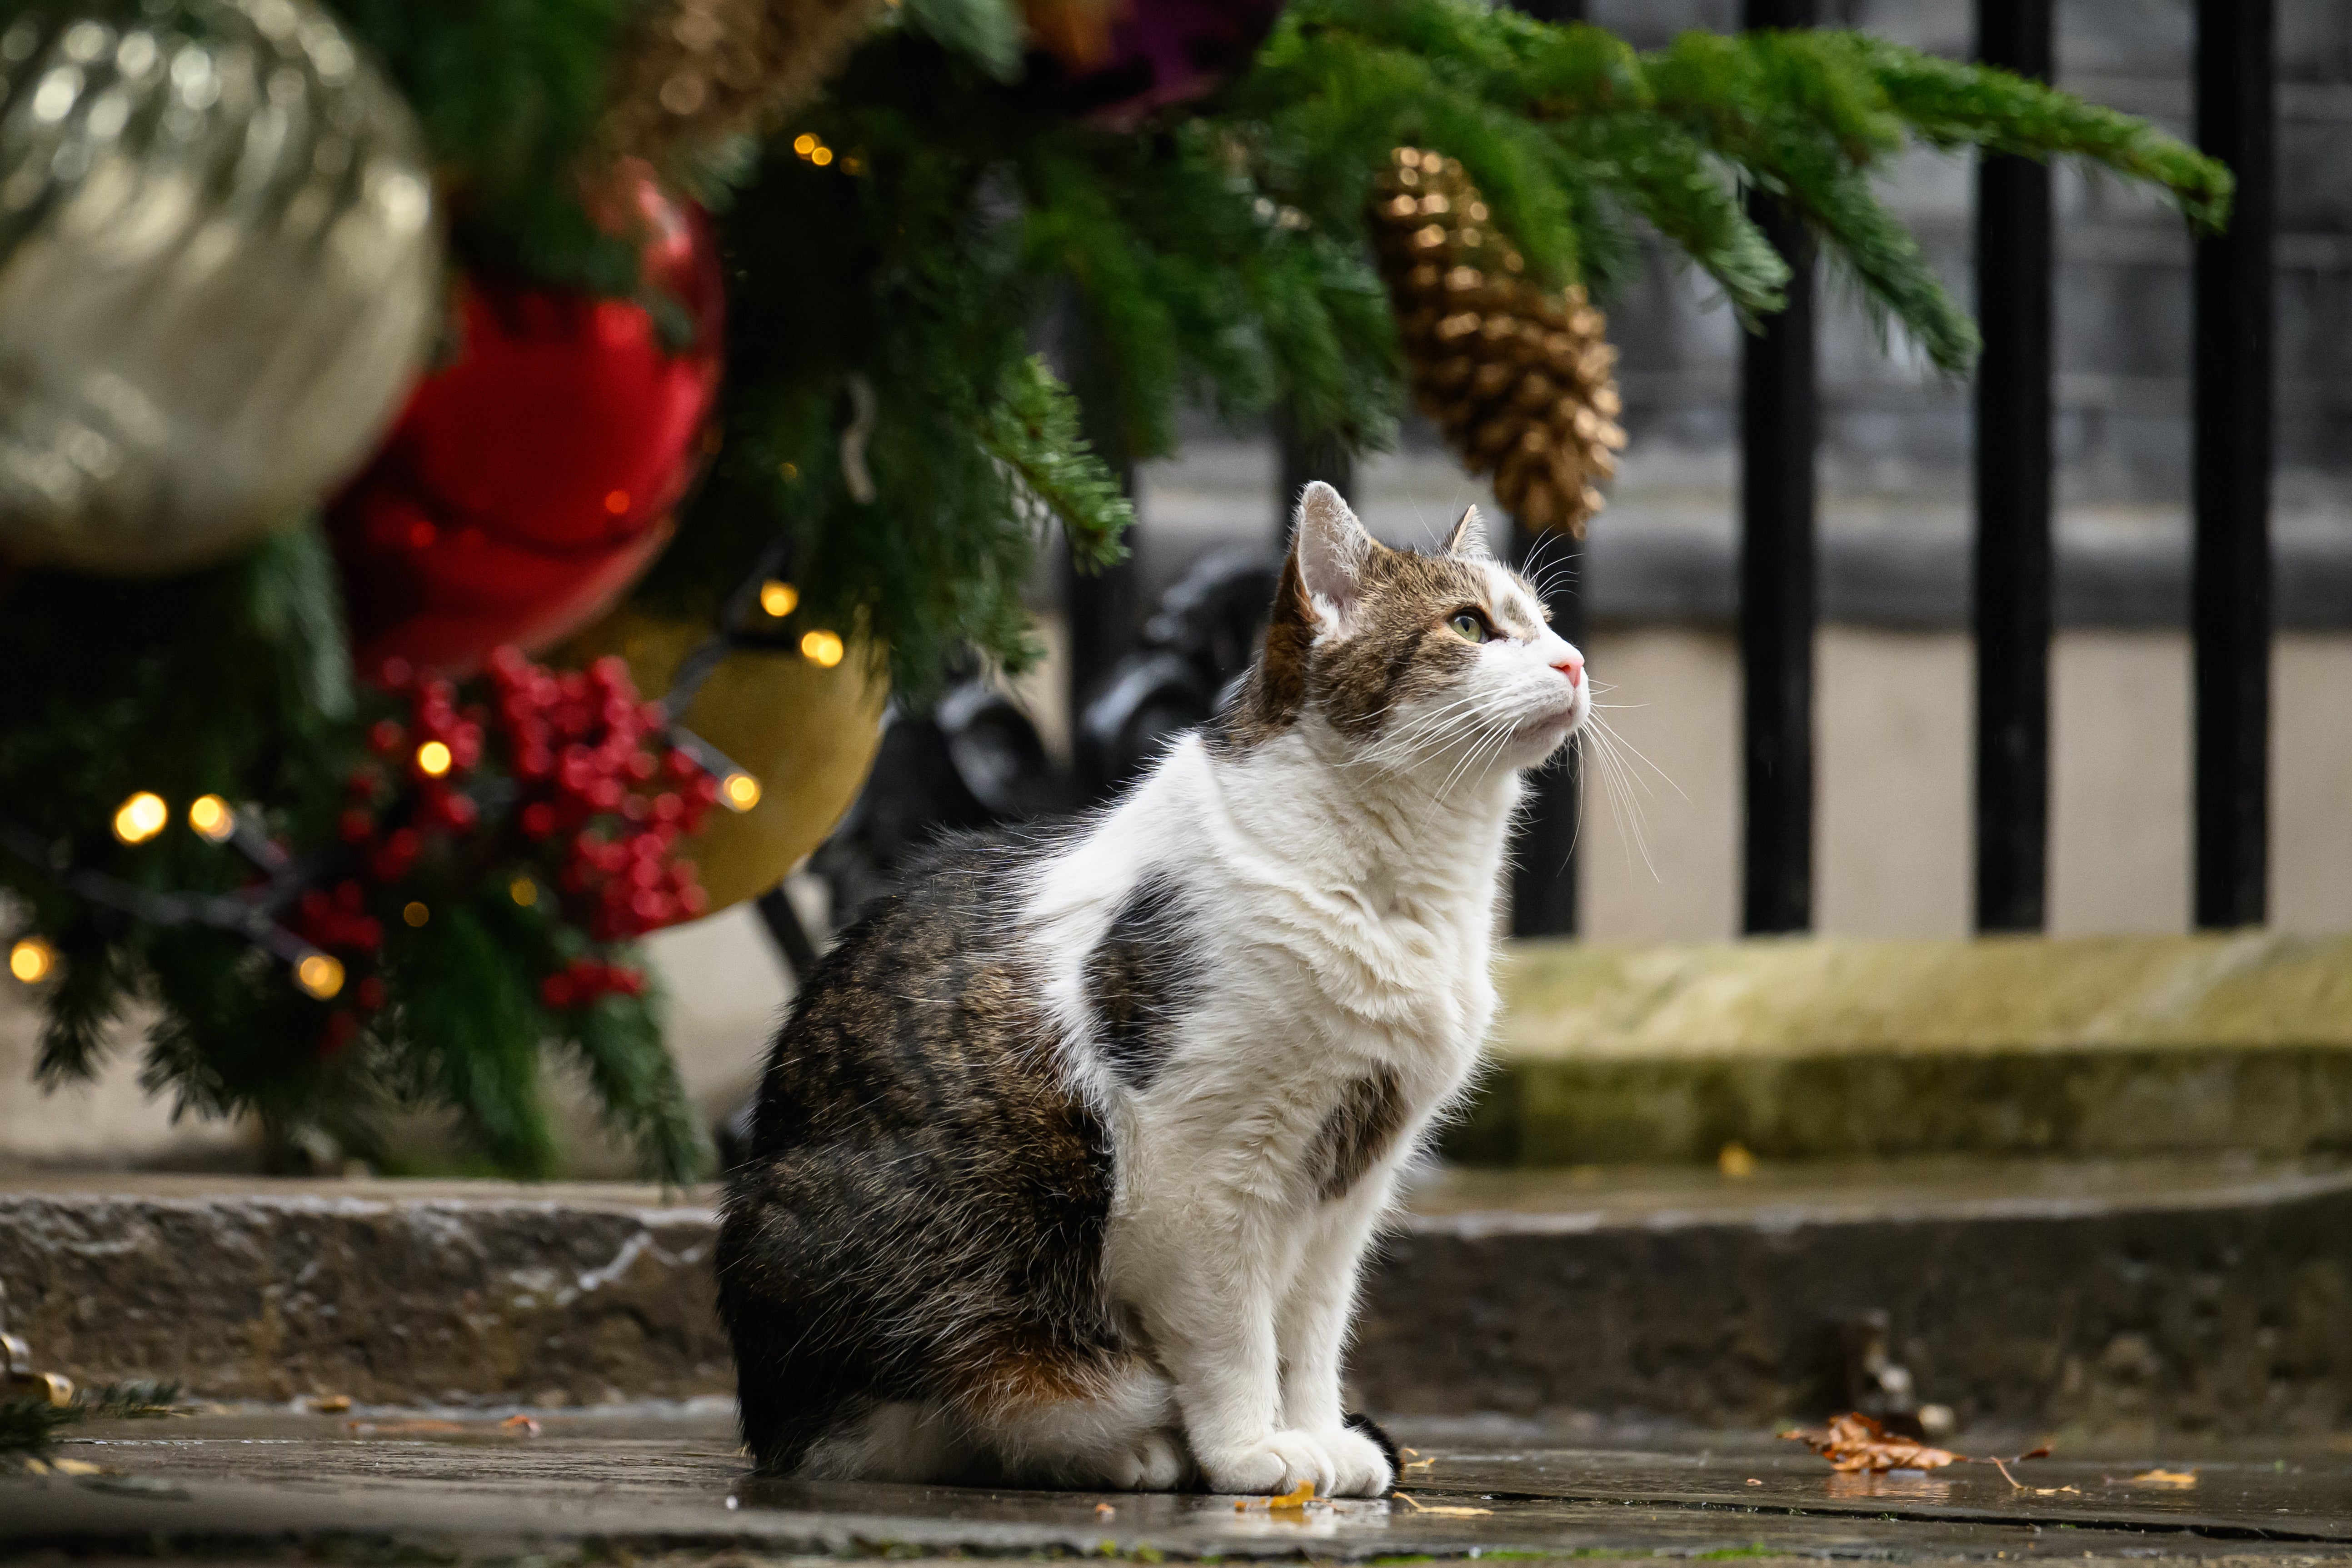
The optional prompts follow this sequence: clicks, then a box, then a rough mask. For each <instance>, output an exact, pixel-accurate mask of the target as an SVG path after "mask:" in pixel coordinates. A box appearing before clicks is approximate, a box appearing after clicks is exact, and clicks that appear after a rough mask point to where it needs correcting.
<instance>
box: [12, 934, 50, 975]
mask: <svg viewBox="0 0 2352 1568" xmlns="http://www.w3.org/2000/svg"><path fill="white" fill-rule="evenodd" d="M57 966H58V950H57V949H56V948H54V947H51V946H50V945H49V944H48V943H47V942H43V941H42V940H41V939H40V938H39V937H37V936H28V937H24V938H22V939H20V940H19V941H18V942H17V943H16V946H14V947H12V948H10V949H9V950H8V973H11V974H13V975H15V976H16V978H17V979H19V980H21V981H23V982H24V983H25V984H27V985H37V984H40V983H41V982H42V981H44V980H47V978H48V977H49V972H50V971H52V970H54V969H55V968H57Z"/></svg>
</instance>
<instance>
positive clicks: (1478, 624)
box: [1445, 610, 1486, 642]
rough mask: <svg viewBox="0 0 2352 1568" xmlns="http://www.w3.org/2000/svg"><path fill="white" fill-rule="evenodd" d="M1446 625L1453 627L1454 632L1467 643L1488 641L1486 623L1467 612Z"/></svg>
mask: <svg viewBox="0 0 2352 1568" xmlns="http://www.w3.org/2000/svg"><path fill="white" fill-rule="evenodd" d="M1445 624H1446V625H1447V626H1452V627H1453V628H1454V634H1455V635H1456V636H1458V637H1461V638H1462V640H1463V641H1465V642H1485V641H1486V622H1484V621H1482V620H1480V619H1479V618H1478V617H1477V616H1474V615H1472V614H1471V613H1470V612H1469V611H1467V610H1465V611H1463V612H1462V613H1461V614H1460V615H1458V616H1454V618H1453V619H1452V620H1450V621H1448V622H1446V623H1445Z"/></svg>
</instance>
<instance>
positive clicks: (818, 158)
mask: <svg viewBox="0 0 2352 1568" xmlns="http://www.w3.org/2000/svg"><path fill="white" fill-rule="evenodd" d="M809 162H810V163H814V164H815V165H816V166H817V167H818V168H820V169H822V168H824V166H825V165H826V164H827V163H832V162H833V149H832V148H830V147H824V146H820V147H819V148H817V150H816V151H815V152H814V153H810V154H809Z"/></svg>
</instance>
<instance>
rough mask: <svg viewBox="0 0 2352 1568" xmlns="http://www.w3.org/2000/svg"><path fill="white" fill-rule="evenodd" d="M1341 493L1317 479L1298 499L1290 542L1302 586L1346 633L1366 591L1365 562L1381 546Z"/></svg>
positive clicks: (1322, 614) (1320, 613) (1314, 602)
mask: <svg viewBox="0 0 2352 1568" xmlns="http://www.w3.org/2000/svg"><path fill="white" fill-rule="evenodd" d="M1379 548H1380V546H1379V544H1378V543H1376V542H1374V541H1373V539H1372V536H1371V535H1370V534H1369V533H1367V532H1365V531H1364V525H1363V524H1362V523H1360V522H1359V521H1356V514H1355V513H1354V512H1352V511H1349V510H1348V503H1347V502H1346V501H1344V500H1340V499H1339V491H1338V490H1335V489H1332V488H1331V487H1330V486H1329V485H1327V484H1325V483H1324V482H1323V481H1322V480H1320V479H1317V480H1316V481H1315V482H1314V483H1312V484H1310V485H1308V486H1307V490H1306V493H1305V494H1304V495H1302V496H1300V497H1299V498H1298V526H1297V529H1296V530H1295V531H1293V533H1292V537H1291V542H1290V549H1291V554H1292V556H1293V557H1294V558H1295V559H1296V560H1297V563H1298V581H1299V585H1300V586H1301V587H1303V588H1305V589H1306V590H1307V598H1308V600H1309V602H1310V603H1312V604H1313V605H1315V608H1316V611H1317V613H1318V615H1319V616H1322V617H1323V618H1325V619H1326V620H1328V621H1329V622H1330V623H1331V624H1332V625H1333V626H1334V627H1335V628H1336V629H1339V630H1342V631H1344V630H1345V629H1346V628H1347V626H1348V622H1349V617H1350V616H1352V615H1353V614H1354V611H1355V608H1356V602H1357V600H1359V599H1360V598H1361V597H1362V595H1363V577H1364V565H1365V563H1367V562H1369V561H1370V559H1371V556H1372V552H1373V551H1375V550H1377V549H1379Z"/></svg>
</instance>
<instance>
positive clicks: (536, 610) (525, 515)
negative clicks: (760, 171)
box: [329, 163, 723, 675]
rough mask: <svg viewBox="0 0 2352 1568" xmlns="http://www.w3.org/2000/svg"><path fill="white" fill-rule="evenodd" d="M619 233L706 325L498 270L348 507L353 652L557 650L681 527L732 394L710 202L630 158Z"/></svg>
mask: <svg viewBox="0 0 2352 1568" xmlns="http://www.w3.org/2000/svg"><path fill="white" fill-rule="evenodd" d="M617 181H618V184H616V187H615V195H614V201H613V203H612V204H611V208H612V211H613V212H614V216H615V219H616V221H614V223H613V226H614V228H615V229H616V230H617V229H620V228H622V227H624V226H636V227H639V228H641V229H642V231H643V232H644V233H645V235H646V242H645V250H644V276H645V282H646V286H647V287H648V288H650V289H655V290H657V291H659V292H660V293H663V294H667V296H669V297H670V298H672V299H674V300H677V302H678V303H679V304H680V305H681V306H683V307H684V309H685V311H686V315H687V318H688V321H690V322H691V323H692V326H693V341H692V342H691V343H690V344H688V346H686V347H685V348H684V349H683V350H682V351H677V352H674V350H673V346H672V345H669V344H666V343H665V342H663V340H662V333H661V330H660V328H659V327H658V326H657V325H656V322H655V320H654V318H653V316H652V315H651V314H649V313H648V312H647V311H646V310H644V309H643V308H642V307H640V306H637V305H634V304H631V303H628V302H626V301H625V300H597V299H592V298H589V297H587V296H584V295H579V294H572V293H566V292H562V291H559V290H555V289H535V288H520V287H516V286H514V285H511V284H508V283H502V282H494V281H489V280H486V279H467V281H466V282H465V283H463V284H462V285H461V289H462V292H461V296H460V306H461V310H462V317H463V329H464V331H463V338H462V341H461V342H459V343H458V345H457V354H456V358H455V360H454V362H453V363H450V364H448V365H447V366H446V367H445V368H443V369H442V370H440V371H437V372H436V373H435V374H432V375H430V376H428V377H427V378H425V381H424V382H423V383H422V384H420V385H419V386H418V387H417V389H416V392H415V395H414V396H413V397H411V399H410V400H409V404H408V407H407V409H406V410H405V411H404V413H403V414H402V415H401V416H400V422H399V423H398V424H397V425H396V426H394V429H393V433H392V437H391V439H390V440H389V441H387V442H386V443H385V445H384V447H383V450H382V451H381V452H379V453H378V454H377V455H376V458H375V460H374V461H373V463H371V464H370V465H369V467H368V468H367V471H366V472H365V473H363V474H362V475H361V476H360V477H359V479H357V480H355V481H353V483H352V486H351V488H350V489H348V490H346V491H345V492H344V493H343V495H342V497H341V500H338V501H337V502H336V503H335V506H334V508H333V510H332V512H331V515H330V519H329V526H330V528H331V531H332V533H333V535H334V541H335V552H336V555H337V557H338V559H339V560H340V561H341V564H342V573H343V587H344V595H345V599H346V601H347V603H348V605H349V607H350V613H351V620H352V652H353V654H354V656H355V658H356V659H357V661H358V664H359V667H360V668H362V669H374V668H377V667H379V666H380V665H381V664H382V663H383V660H385V659H386V658H403V659H406V660H407V661H409V662H410V663H411V664H414V665H415V666H417V667H418V668H425V669H434V670H439V671H442V672H444V673H446V674H451V675H464V674H467V673H470V672H471V671H472V670H474V669H475V668H478V667H479V666H480V664H481V663H482V661H483V659H484V658H487V657H488V654H489V651H490V650H491V649H492V648H494V647H499V646H500V645H501V644H507V643H511V644H515V645H517V646H519V647H524V648H532V649H536V648H541V647H547V646H549V645H551V644H552V643H555V642H558V641H560V640H562V638H563V637H568V636H570V635H571V634H572V632H574V631H577V630H579V629H580V628H581V627H582V626H585V625H587V624H588V623H589V622H590V621H592V620H594V619H595V618H596V617H597V616H600V615H602V614H603V613H604V611H605V610H606V609H608V608H609V607H610V606H611V605H612V604H613V602H614V600H615V599H617V598H618V597H619V596H620V595H621V594H622V593H623V592H624V591H625V590H626V589H627V587H628V585H629V584H631V583H633V582H635V580H636V578H637V575H638V574H640V573H642V572H643V571H644V570H645V568H646V566H647V565H648V564H649V563H651V562H652V560H653V558H654V556H655V555H656V554H657V553H659V552H660V550H661V547H662V545H663V544H664V543H666V542H667V540H668V537H669V531H670V526H671V524H670V509H671V508H672V507H673V506H675V505H677V502H678V500H680V499H681V498H682V497H683V496H684V495H685V493H686V490H687V487H688V484H689V483H690V482H691V481H692V479H693V477H694V472H695V468H696V467H697V465H698V462H699V460H700V458H701V455H702V447H703V431H704V429H705V426H706V425H707V423H708V421H709V416H710V412H711V409H712V407H713V405H714V404H715V403H716V400H717V397H718V392H719V350H720V343H721V338H722V327H723V322H722V300H723V291H722V289H721V286H720V281H719V252H718V246H717V243H716V241H715V239H714V237H713V235H712V233H711V227H710V221H709V217H708V216H705V215H704V214H703V212H702V211H701V209H700V208H698V207H696V206H694V205H691V204H688V203H682V202H680V201H677V200H676V199H674V198H673V197H671V196H670V195H668V194H667V192H665V191H664V190H663V189H662V188H661V186H660V185H659V184H656V182H655V180H654V177H653V174H652V172H651V170H650V169H648V168H646V166H645V165H643V164H637V163H631V164H626V165H624V167H623V168H622V170H621V171H620V173H619V174H618V175H617Z"/></svg>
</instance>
